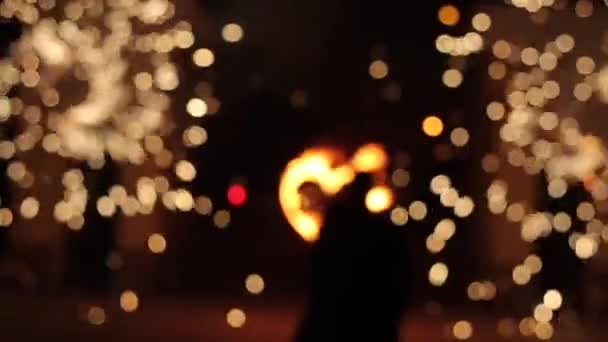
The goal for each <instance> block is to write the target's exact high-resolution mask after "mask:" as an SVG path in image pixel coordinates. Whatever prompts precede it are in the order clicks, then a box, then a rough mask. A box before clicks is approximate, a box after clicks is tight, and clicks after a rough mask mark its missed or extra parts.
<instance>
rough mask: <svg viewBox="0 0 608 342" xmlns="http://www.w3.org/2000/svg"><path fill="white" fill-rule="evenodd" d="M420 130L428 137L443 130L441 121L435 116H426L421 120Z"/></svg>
mask: <svg viewBox="0 0 608 342" xmlns="http://www.w3.org/2000/svg"><path fill="white" fill-rule="evenodd" d="M422 130H423V131H424V133H425V134H426V135H428V136H429V137H437V136H439V135H441V133H442V132H443V121H441V119H440V118H439V117H437V116H434V115H432V116H428V117H426V118H425V119H424V121H422Z"/></svg>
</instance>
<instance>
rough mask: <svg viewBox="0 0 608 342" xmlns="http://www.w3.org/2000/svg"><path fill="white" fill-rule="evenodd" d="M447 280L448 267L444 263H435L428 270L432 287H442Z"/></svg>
mask: <svg viewBox="0 0 608 342" xmlns="http://www.w3.org/2000/svg"><path fill="white" fill-rule="evenodd" d="M447 279H448V267H447V266H446V265H445V264H444V263H441V262H439V263H436V264H434V265H433V266H432V267H431V269H430V270H429V282H430V283H431V284H432V285H433V286H437V287H439V286H443V284H444V283H445V282H446V280H447Z"/></svg>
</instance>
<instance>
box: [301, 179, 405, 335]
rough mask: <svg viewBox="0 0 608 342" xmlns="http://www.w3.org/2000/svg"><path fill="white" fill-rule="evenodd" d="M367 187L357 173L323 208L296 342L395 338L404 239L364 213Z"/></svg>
mask: <svg viewBox="0 0 608 342" xmlns="http://www.w3.org/2000/svg"><path fill="white" fill-rule="evenodd" d="M372 184H373V183H372V179H371V176H370V175H368V174H360V175H358V176H357V177H356V178H355V180H354V181H353V183H351V184H350V185H349V186H347V187H346V188H345V189H344V190H343V191H341V192H340V193H339V194H338V195H337V196H336V197H335V199H334V200H333V201H332V203H331V204H330V205H329V206H328V210H327V212H326V216H325V223H324V225H323V228H322V231H321V235H320V238H319V240H318V241H317V243H316V244H315V245H314V246H313V250H312V256H311V260H312V275H311V278H312V280H311V289H310V297H309V304H308V309H307V310H308V311H307V313H306V315H305V317H304V319H303V321H302V323H301V325H300V327H299V331H298V332H297V335H296V338H295V341H296V342H307V341H347V340H351V339H353V340H355V341H359V340H361V338H362V337H364V336H366V337H369V340H373V341H397V340H398V336H399V323H400V320H401V316H402V313H403V311H404V307H405V304H406V297H407V296H406V293H407V275H408V273H410V272H408V269H409V268H408V263H407V257H406V249H405V241H404V236H403V234H402V232H400V231H399V230H398V229H397V228H395V227H394V226H392V225H391V224H390V223H389V222H388V220H387V218H386V217H385V215H382V214H372V213H370V212H369V211H368V210H367V209H366V207H365V203H364V200H365V195H366V193H367V191H368V190H369V189H370V188H371V186H372Z"/></svg>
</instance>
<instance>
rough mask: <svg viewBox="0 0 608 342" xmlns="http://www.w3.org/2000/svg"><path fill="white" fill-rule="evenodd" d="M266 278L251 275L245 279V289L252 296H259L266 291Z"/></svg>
mask: <svg viewBox="0 0 608 342" xmlns="http://www.w3.org/2000/svg"><path fill="white" fill-rule="evenodd" d="M264 287H265V284H264V278H262V277H261V276H260V275H259V274H250V275H248V276H247V279H245V288H247V291H248V292H249V293H251V294H255V295H259V294H261V293H262V292H263V291H264Z"/></svg>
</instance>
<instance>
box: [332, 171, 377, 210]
mask: <svg viewBox="0 0 608 342" xmlns="http://www.w3.org/2000/svg"><path fill="white" fill-rule="evenodd" d="M373 184H374V181H373V177H372V175H371V174H368V173H359V174H357V176H355V179H354V180H353V182H352V183H350V184H349V185H347V186H345V187H344V189H342V191H340V192H339V193H338V195H337V196H336V197H335V199H334V201H332V203H331V204H330V206H329V208H330V209H331V208H332V207H336V206H339V207H348V208H353V209H355V208H362V207H365V195H366V194H367V192H368V191H369V190H370V189H371V188H372V187H373Z"/></svg>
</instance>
